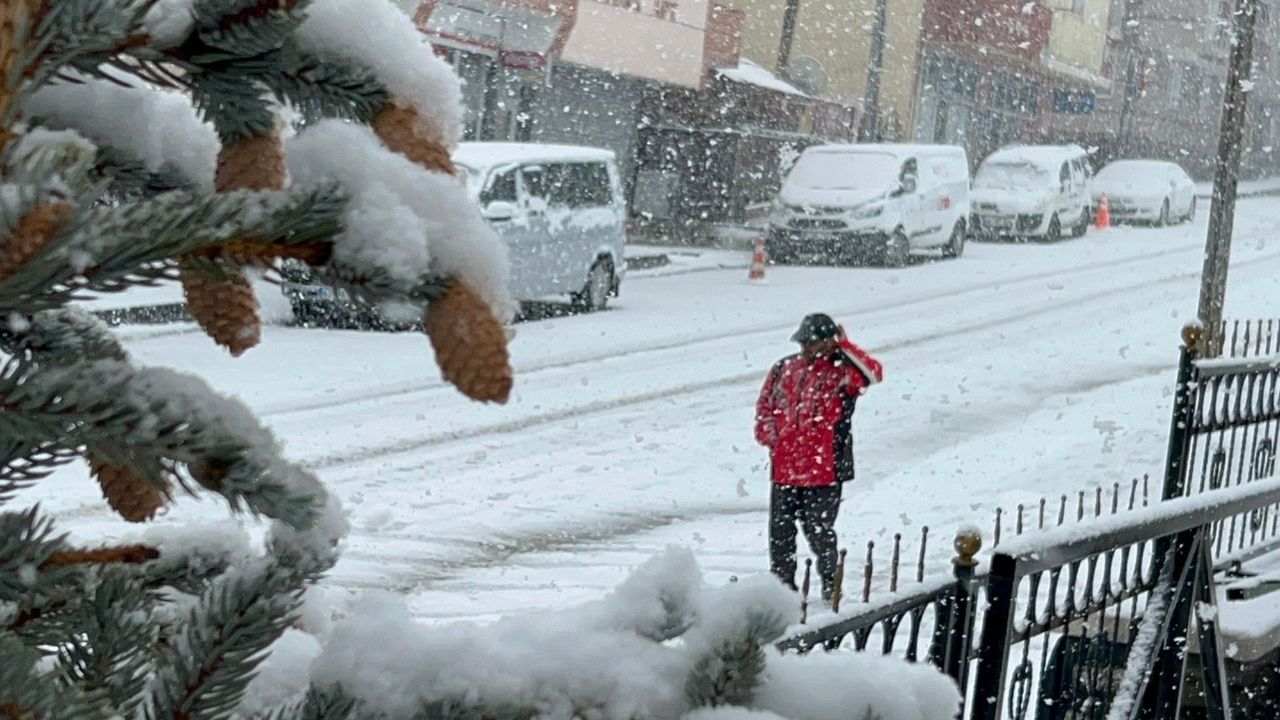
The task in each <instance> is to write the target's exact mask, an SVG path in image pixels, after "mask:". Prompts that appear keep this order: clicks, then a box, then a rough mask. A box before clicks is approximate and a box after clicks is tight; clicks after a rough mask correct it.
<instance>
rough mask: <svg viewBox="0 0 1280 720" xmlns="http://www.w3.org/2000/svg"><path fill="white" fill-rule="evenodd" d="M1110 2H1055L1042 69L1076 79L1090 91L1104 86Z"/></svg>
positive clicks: (1090, 0)
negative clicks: (1047, 48)
mask: <svg viewBox="0 0 1280 720" xmlns="http://www.w3.org/2000/svg"><path fill="white" fill-rule="evenodd" d="M1111 5H1112V0H1055V1H1054V2H1051V3H1049V8H1050V9H1051V10H1053V27H1052V29H1051V30H1050V33H1049V52H1048V53H1047V54H1046V56H1045V57H1044V64H1045V66H1046V67H1047V68H1048V69H1049V70H1051V71H1054V72H1056V73H1059V74H1061V75H1063V76H1065V77H1069V78H1077V79H1078V80H1079V81H1080V82H1081V83H1082V84H1084V85H1086V86H1089V87H1090V89H1094V90H1101V89H1105V88H1106V87H1107V85H1108V81H1107V78H1106V77H1104V76H1103V73H1104V70H1105V68H1104V67H1103V61H1104V59H1105V57H1106V52H1107V24H1108V19H1109V18H1110V15H1111Z"/></svg>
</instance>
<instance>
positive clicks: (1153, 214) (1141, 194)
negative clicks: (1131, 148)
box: [1092, 160, 1196, 225]
mask: <svg viewBox="0 0 1280 720" xmlns="http://www.w3.org/2000/svg"><path fill="white" fill-rule="evenodd" d="M1092 189H1093V206H1094V207H1095V208H1096V207H1098V203H1099V201H1100V200H1101V198H1102V196H1103V195H1104V194H1105V195H1106V196H1107V209H1108V211H1109V212H1110V215H1111V220H1112V221H1113V222H1126V221H1127V222H1134V221H1141V222H1150V223H1153V224H1155V225H1168V224H1170V223H1174V222H1189V221H1191V220H1194V219H1195V216H1196V189H1195V183H1194V182H1192V180H1191V177H1190V176H1189V175H1187V173H1186V171H1184V170H1183V169H1182V168H1181V167H1178V165H1177V164H1175V163H1171V162H1165V161H1163V160H1116V161H1115V162H1113V163H1110V164H1109V165H1107V166H1106V167H1104V168H1102V169H1101V170H1099V171H1098V174H1097V176H1096V177H1094V179H1093V188H1092Z"/></svg>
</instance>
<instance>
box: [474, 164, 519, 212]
mask: <svg viewBox="0 0 1280 720" xmlns="http://www.w3.org/2000/svg"><path fill="white" fill-rule="evenodd" d="M515 201H516V171H515V170H507V171H506V172H503V173H500V174H498V175H494V176H493V178H492V179H490V180H489V186H488V187H486V188H485V189H484V191H483V192H481V193H480V204H481V205H488V204H489V203H491V202H512V203H513V202H515Z"/></svg>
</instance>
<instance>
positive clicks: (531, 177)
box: [520, 165, 547, 199]
mask: <svg viewBox="0 0 1280 720" xmlns="http://www.w3.org/2000/svg"><path fill="white" fill-rule="evenodd" d="M520 177H521V179H523V180H524V191H525V193H526V194H528V196H529V197H531V198H542V199H546V197H547V175H546V168H544V167H542V166H541V165H531V166H529V167H526V168H524V169H522V170H521V171H520Z"/></svg>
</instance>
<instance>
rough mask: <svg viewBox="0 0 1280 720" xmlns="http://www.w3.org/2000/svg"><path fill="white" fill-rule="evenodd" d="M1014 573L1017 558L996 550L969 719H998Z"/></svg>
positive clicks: (1014, 588)
mask: <svg viewBox="0 0 1280 720" xmlns="http://www.w3.org/2000/svg"><path fill="white" fill-rule="evenodd" d="M1017 573H1018V561H1017V559H1016V558H1014V557H1013V556H1011V555H1006V554H1004V553H996V554H995V555H994V556H993V557H992V558H991V571H990V572H988V573H987V610H986V612H985V613H984V614H983V619H982V639H981V640H980V642H979V643H978V667H977V674H976V676H975V677H974V682H973V712H972V713H970V715H969V717H970V720H999V718H1000V702H1001V699H1002V698H1003V697H1004V673H1005V665H1006V663H1007V661H1008V659H1009V635H1010V633H1011V632H1012V630H1013V613H1014V592H1015V590H1016V588H1017V583H1018V576H1017Z"/></svg>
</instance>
